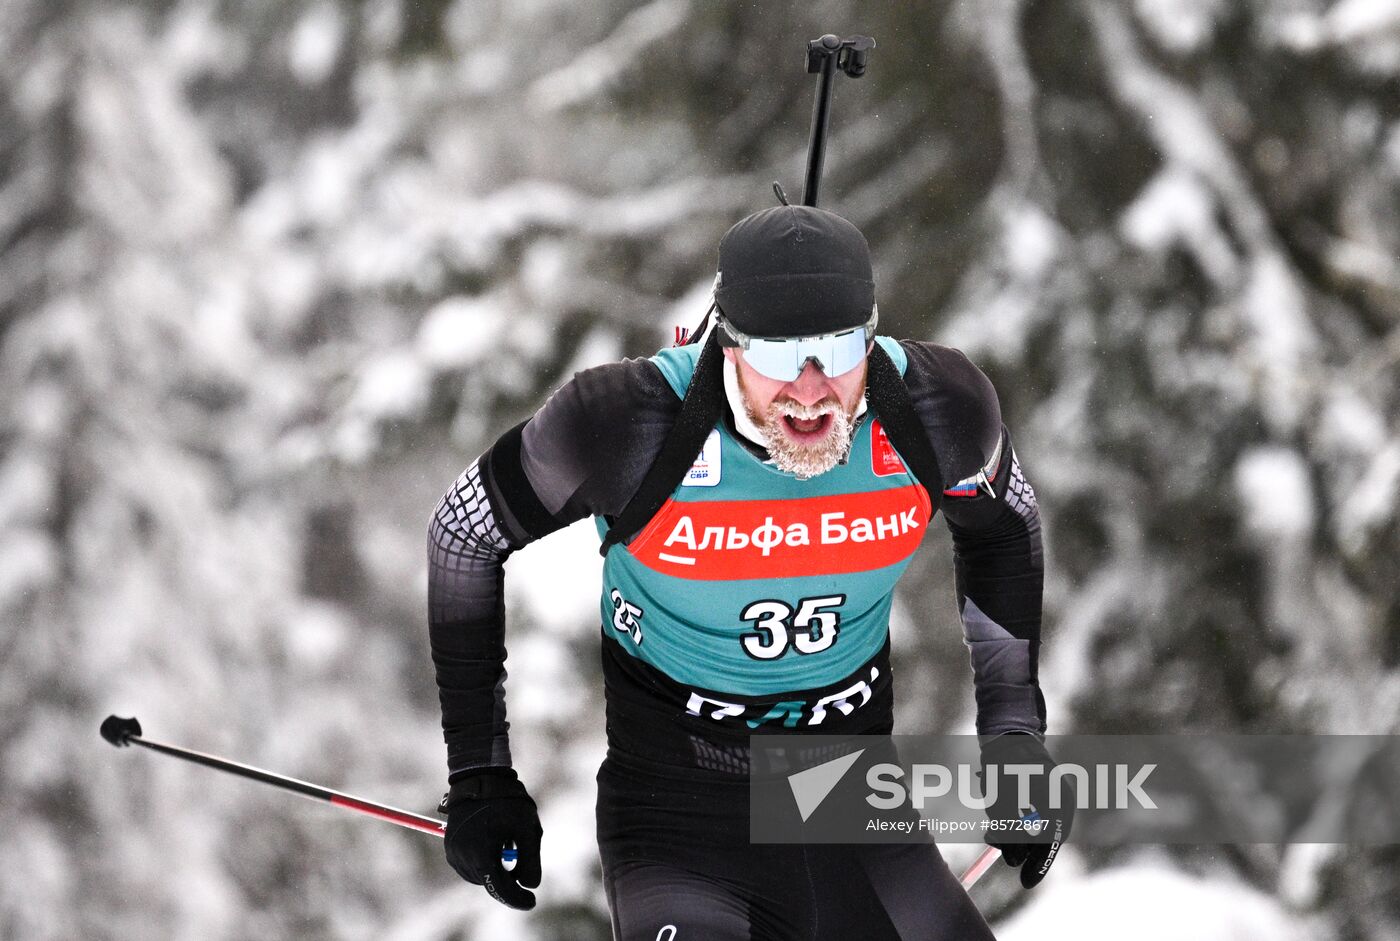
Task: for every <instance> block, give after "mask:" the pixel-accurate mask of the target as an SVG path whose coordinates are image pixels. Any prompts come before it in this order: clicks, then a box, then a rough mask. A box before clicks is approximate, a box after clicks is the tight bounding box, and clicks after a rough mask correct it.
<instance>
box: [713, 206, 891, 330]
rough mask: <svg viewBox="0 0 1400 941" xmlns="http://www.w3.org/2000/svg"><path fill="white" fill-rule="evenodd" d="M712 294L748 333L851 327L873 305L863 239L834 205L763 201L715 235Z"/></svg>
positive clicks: (860, 321) (730, 318) (726, 314)
mask: <svg viewBox="0 0 1400 941" xmlns="http://www.w3.org/2000/svg"><path fill="white" fill-rule="evenodd" d="M715 301H716V303H718V305H719V310H720V313H721V314H723V315H724V318H725V319H726V320H728V321H729V322H730V323H732V324H733V325H734V326H735V328H737V329H738V330H739V331H740V332H742V333H746V334H748V335H749V336H755V337H804V336H815V335H817V334H822V333H838V332H840V331H842V330H850V329H852V328H854V327H859V326H861V325H862V324H864V323H866V322H867V321H869V320H870V315H871V312H872V310H873V309H874V306H875V278H874V275H873V273H872V272H871V270H870V246H869V245H867V244H866V241H865V236H864V235H861V233H860V230H859V229H857V228H856V227H855V226H854V225H852V224H851V223H849V222H847V221H846V220H845V219H842V218H841V217H840V216H838V215H836V213H834V212H827V211H826V210H825V209H817V208H815V207H812V206H775V207H773V208H772V209H764V210H763V211H761V212H756V213H754V214H753V215H751V216H747V217H745V218H743V219H740V220H739V221H738V222H737V223H735V224H734V226H733V228H731V229H730V230H729V231H728V232H726V233H725V234H724V238H722V239H720V242H719V277H718V278H717V280H716V284H715Z"/></svg>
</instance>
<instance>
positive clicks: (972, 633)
mask: <svg viewBox="0 0 1400 941" xmlns="http://www.w3.org/2000/svg"><path fill="white" fill-rule="evenodd" d="M902 345H903V346H904V348H905V351H906V352H907V353H908V354H909V368H908V370H907V371H906V374H905V380H906V383H907V384H908V386H909V389H910V394H911V396H912V397H913V398H914V402H915V408H916V410H917V411H918V412H919V413H920V417H921V418H923V419H924V425H925V427H926V428H927V430H928V432H929V438H930V441H931V442H932V444H933V447H934V451H935V453H936V454H937V455H938V458H939V464H940V467H941V469H942V471H943V479H944V480H945V481H948V482H949V483H947V484H945V488H946V489H945V490H944V494H943V502H942V509H943V515H944V519H945V520H946V521H947V524H948V529H949V531H950V532H951V533H952V537H953V553H954V569H955V572H956V588H957V597H958V611H959V614H960V616H961V619H962V625H963V637H964V640H965V641H966V643H967V646H968V651H969V655H970V658H971V661H972V671H973V682H974V685H975V689H976V696H977V731H978V734H980V735H997V734H1000V733H1003V732H1032V733H1043V732H1044V731H1045V700H1044V697H1043V696H1042V695H1041V692H1040V683H1039V675H1038V665H1039V659H1040V625H1041V613H1042V593H1043V587H1044V578H1045V568H1044V558H1043V554H1042V551H1041V534H1040V511H1039V509H1038V508H1037V506H1036V500H1035V491H1034V490H1033V489H1032V488H1031V485H1030V482H1029V481H1027V480H1026V478H1025V475H1024V473H1023V472H1022V470H1021V466H1020V462H1019V461H1018V460H1017V458H1016V452H1015V451H1014V449H1013V448H1012V446H1011V436H1010V434H1009V432H1007V430H1006V428H1005V427H1004V426H1003V425H1002V423H1001V409H1000V406H999V404H998V402H997V397H996V390H995V389H994V388H993V387H992V384H991V382H990V381H989V380H988V379H987V377H986V376H985V375H983V374H982V372H981V370H979V369H977V367H976V366H974V365H973V364H972V363H971V362H970V361H969V360H968V359H967V357H965V356H964V355H963V354H962V353H960V352H958V351H957V350H951V349H948V348H947V347H941V346H937V345H935V344H931V343H910V342H906V343H904V344H902Z"/></svg>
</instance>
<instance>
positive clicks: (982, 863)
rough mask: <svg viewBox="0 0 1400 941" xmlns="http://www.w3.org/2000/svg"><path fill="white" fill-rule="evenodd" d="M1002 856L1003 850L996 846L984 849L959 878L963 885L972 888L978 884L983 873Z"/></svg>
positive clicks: (965, 887)
mask: <svg viewBox="0 0 1400 941" xmlns="http://www.w3.org/2000/svg"><path fill="white" fill-rule="evenodd" d="M1000 857H1001V850H999V849H997V848H996V847H995V846H989V847H987V848H986V849H984V850H983V851H982V852H981V853H980V854H979V855H978V857H977V858H976V859H974V860H973V861H972V865H971V866H968V867H967V869H966V870H965V871H964V872H963V874H962V878H960V879H958V881H959V882H961V883H962V887H963V888H964V889H970V888H972V887H973V886H974V885H976V883H977V880H978V879H981V878H982V876H983V874H984V873H986V871H987V870H988V869H991V868H992V863H994V862H996V861H997V859H998V858H1000Z"/></svg>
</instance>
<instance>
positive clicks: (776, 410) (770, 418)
mask: <svg viewBox="0 0 1400 941" xmlns="http://www.w3.org/2000/svg"><path fill="white" fill-rule="evenodd" d="M738 378H739V387H740V389H742V388H743V386H744V378H743V375H742V374H740V375H739V377H738ZM743 399H744V410H745V411H746V412H748V413H749V419H750V420H751V421H752V422H753V423H754V425H755V426H756V427H757V428H758V430H759V433H760V434H762V435H763V440H764V443H765V444H766V445H767V447H768V456H769V457H771V458H772V459H773V463H774V464H775V465H777V468H778V470H781V471H786V472H787V473H789V474H792V475H794V476H796V477H797V479H798V480H806V479H808V478H809V477H815V476H817V475H818V474H824V473H826V472H827V471H829V470H831V469H832V468H833V467H835V466H836V465H837V464H839V463H840V462H841V460H842V458H844V457H845V456H846V452H848V451H849V450H850V449H851V430H852V429H853V428H854V427H855V416H854V415H852V414H851V413H850V412H848V411H847V410H846V409H844V408H842V407H841V403H840V402H837V401H836V400H835V399H822V400H821V401H820V402H814V403H812V404H811V405H803V404H802V403H800V402H797V401H794V400H793V399H789V398H777V399H774V400H773V401H772V402H770V403H769V404H768V409H767V411H766V412H765V413H764V414H762V415H760V414H759V413H758V412H757V411H755V410H754V407H753V405H752V404H750V402H749V397H748V395H747V394H745V395H744V396H743ZM852 411H854V410H852ZM826 416H830V418H826V419H825V424H826V430H825V434H824V435H823V436H822V437H821V438H819V439H817V440H815V441H808V442H802V441H797V440H795V439H794V438H793V437H792V436H791V435H789V434H788V433H787V432H786V431H785V430H784V423H785V422H788V421H789V420H795V421H797V422H801V423H803V424H808V423H811V422H814V421H818V420H822V419H824V418H825V417H826Z"/></svg>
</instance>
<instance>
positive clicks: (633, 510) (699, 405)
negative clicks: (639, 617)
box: [598, 330, 724, 556]
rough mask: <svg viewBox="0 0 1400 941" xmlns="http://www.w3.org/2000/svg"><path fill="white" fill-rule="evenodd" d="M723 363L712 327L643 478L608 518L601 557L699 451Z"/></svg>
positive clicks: (715, 406) (715, 405) (713, 420)
mask: <svg viewBox="0 0 1400 941" xmlns="http://www.w3.org/2000/svg"><path fill="white" fill-rule="evenodd" d="M723 362H724V354H723V353H722V352H721V351H720V348H719V341H718V340H717V339H716V338H715V335H714V331H713V330H712V331H710V337H709V339H707V340H706V341H705V348H704V349H703V350H701V352H700V359H699V361H698V362H697V363H696V364H695V373H694V375H692V376H691V377H690V387H689V388H688V389H686V392H685V398H684V399H683V400H682V401H681V410H680V412H679V414H677V415H676V422H675V424H674V425H672V426H671V430H670V432H668V433H667V435H666V441H665V442H664V443H663V444H662V445H661V452H660V453H659V454H658V455H657V456H656V460H655V461H653V462H652V465H651V467H650V468H649V469H648V470H647V475H646V477H644V478H642V483H641V486H639V487H638V488H637V492H636V493H635V494H633V495H632V499H631V500H629V501H628V503H627V506H625V507H623V509H622V512H621V513H619V514H618V515H617V517H616V518H615V519H614V520H613V522H612V526H611V527H609V529H608V533H607V535H606V536H604V537H603V544H602V546H601V547H600V548H599V550H598V552H599V554H601V555H604V556H606V555H607V554H608V550H609V549H611V548H612V547H613V546H614V545H616V544H617V543H620V542H626V541H627V540H629V539H631V538H632V537H633V536H635V535H636V534H637V533H639V532H641V530H642V527H644V526H646V524H647V523H648V522H650V521H651V518H652V517H653V516H655V515H656V513H657V511H658V510H660V509H661V507H662V505H663V504H665V502H666V498H667V497H669V496H670V495H671V493H672V491H674V490H675V489H676V485H677V484H679V483H680V481H681V480H682V479H683V478H684V477H685V474H686V472H687V471H688V470H690V466H691V465H692V464H693V463H695V455H697V454H699V453H700V448H702V447H703V446H704V444H705V439H706V438H708V437H709V435H710V432H711V431H713V430H714V427H715V425H716V424H718V423H719V416H720V408H721V404H722V402H723V400H724V378H723V377H724V373H723V369H722V366H723Z"/></svg>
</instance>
